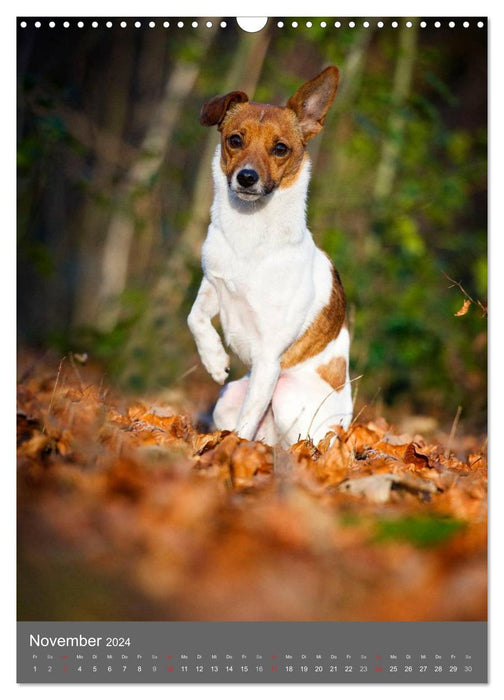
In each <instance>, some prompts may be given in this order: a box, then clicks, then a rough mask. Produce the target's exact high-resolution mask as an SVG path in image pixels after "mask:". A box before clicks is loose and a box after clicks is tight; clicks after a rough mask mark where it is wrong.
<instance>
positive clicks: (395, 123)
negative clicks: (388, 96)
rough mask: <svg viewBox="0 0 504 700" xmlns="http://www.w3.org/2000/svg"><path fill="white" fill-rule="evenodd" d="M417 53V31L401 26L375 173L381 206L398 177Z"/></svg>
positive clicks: (414, 27)
mask: <svg viewBox="0 0 504 700" xmlns="http://www.w3.org/2000/svg"><path fill="white" fill-rule="evenodd" d="M416 50H417V28H416V22H413V26H412V27H411V28H409V29H408V28H407V27H405V26H403V28H402V29H401V33H400V34H399V54H398V57H397V63H396V67H395V73H394V83H393V87H392V111H391V113H390V118H389V123H388V129H387V137H386V139H385V140H384V142H383V145H382V151H381V158H380V162H379V164H378V169H377V171H376V180H375V186H374V192H373V195H374V200H375V202H376V203H378V204H379V203H380V202H382V201H383V200H385V199H386V198H387V197H388V196H389V195H390V194H391V192H392V188H393V185H394V179H395V176H396V173H397V166H398V163H399V155H400V152H401V145H402V141H403V138H404V130H405V127H406V117H405V114H404V106H405V103H406V100H407V98H408V95H409V93H410V89H411V80H412V76H413V67H414V64H415V57H416Z"/></svg>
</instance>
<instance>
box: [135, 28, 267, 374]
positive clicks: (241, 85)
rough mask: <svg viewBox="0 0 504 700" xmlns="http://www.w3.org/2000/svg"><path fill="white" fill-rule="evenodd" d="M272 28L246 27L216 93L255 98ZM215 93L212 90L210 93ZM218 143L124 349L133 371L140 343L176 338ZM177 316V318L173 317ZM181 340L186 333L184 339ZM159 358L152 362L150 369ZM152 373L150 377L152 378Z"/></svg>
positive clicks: (204, 161)
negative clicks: (154, 337) (236, 92)
mask: <svg viewBox="0 0 504 700" xmlns="http://www.w3.org/2000/svg"><path fill="white" fill-rule="evenodd" d="M270 41H271V34H270V32H269V31H268V30H264V31H261V32H257V33H255V34H251V33H248V32H241V33H240V41H239V44H238V47H237V50H236V53H235V55H234V56H233V59H232V61H231V63H230V69H229V72H228V73H227V75H226V76H225V77H224V80H223V81H222V83H221V85H220V86H219V88H218V89H216V93H217V92H219V93H220V94H224V93H226V92H229V91H231V90H236V89H240V90H243V91H244V92H246V93H247V94H248V95H249V97H251V98H252V96H253V94H254V92H255V90H256V87H257V83H258V81H259V78H260V75H261V70H262V67H263V64H264V59H265V57H266V52H267V50H268V46H269V43H270ZM209 97H211V95H209ZM217 143H218V135H217V134H216V132H215V130H214V129H211V130H210V131H209V132H208V136H207V139H206V145H205V148H204V151H203V154H202V157H201V159H200V164H199V167H198V171H197V173H196V175H195V178H194V183H195V184H194V188H193V195H192V204H191V211H190V215H189V220H188V223H187V225H186V227H185V228H184V230H183V232H182V234H181V235H180V238H179V240H178V241H177V244H176V247H175V249H174V251H173V253H172V255H171V256H170V258H169V259H168V260H167V263H166V267H165V271H164V272H163V273H162V274H161V275H160V277H159V278H158V280H157V282H156V284H155V285H154V288H153V290H152V293H151V295H150V302H149V305H148V307H147V309H146V311H145V313H144V314H142V316H141V318H140V319H139V320H138V322H137V324H136V325H135V326H134V327H133V328H132V330H131V333H130V337H129V339H128V343H127V345H126V348H125V350H124V354H123V355H124V356H123V359H124V360H125V362H124V365H125V367H126V370H125V372H126V375H127V376H126V377H123V379H125V380H126V381H127V379H128V375H134V374H135V373H136V372H137V368H136V367H135V358H137V357H138V352H137V346H138V347H140V346H142V345H145V342H144V341H145V338H147V337H149V334H151V333H152V332H153V331H154V332H155V333H156V334H157V338H158V340H157V342H156V348H160V349H161V354H162V351H163V346H164V348H166V347H168V346H169V345H170V344H172V343H173V336H174V335H176V334H177V331H174V330H173V329H174V326H175V327H176V326H177V324H179V325H178V328H179V327H180V318H179V317H177V318H175V316H176V313H177V309H178V308H179V307H180V305H181V303H182V301H183V298H184V295H185V293H186V292H187V288H188V286H189V284H190V282H191V271H190V269H191V266H193V267H194V265H196V264H198V265H199V253H200V249H201V243H202V241H203V237H204V233H205V229H206V227H207V225H208V220H209V210H210V206H211V203H212V196H213V182H212V175H211V162H212V158H213V154H214V152H215V148H216V146H217ZM171 317H173V318H171ZM178 343H179V344H180V339H178ZM153 365H155V363H146V366H144V368H143V372H144V373H145V372H146V371H148V370H149V369H151V368H152V370H153V371H155V367H154V366H153ZM146 379H148V378H146Z"/></svg>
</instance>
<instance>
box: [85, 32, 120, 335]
mask: <svg viewBox="0 0 504 700" xmlns="http://www.w3.org/2000/svg"><path fill="white" fill-rule="evenodd" d="M125 63H126V65H125ZM133 67H134V50H133V42H132V38H131V35H128V34H124V35H121V36H120V39H119V40H117V41H116V42H114V45H113V48H112V55H111V58H110V63H109V64H108V69H107V74H106V76H105V77H104V80H103V83H102V84H98V85H96V84H91V85H89V86H88V85H86V86H85V88H84V94H86V95H87V96H88V101H87V104H86V106H85V109H84V110H83V111H82V115H83V117H84V118H81V120H80V124H79V128H80V130H81V131H86V132H87V134H86V136H85V138H84V139H82V141H83V142H84V143H86V145H87V146H88V148H91V150H92V151H93V157H94V159H95V160H94V165H93V169H92V173H91V174H90V176H89V182H92V183H93V184H92V190H90V191H89V192H88V193H87V197H86V198H85V199H84V203H83V205H82V209H81V210H80V211H79V213H78V216H76V217H75V219H74V226H75V228H76V239H77V240H78V241H79V249H78V251H77V269H78V275H77V284H76V291H75V300H74V305H73V318H72V323H73V325H74V326H90V325H93V324H94V322H95V320H96V315H97V310H98V295H97V290H98V287H99V280H100V276H99V275H100V271H99V267H98V265H97V262H96V261H97V260H100V259H101V256H102V250H103V233H102V232H103V228H104V227H105V222H106V220H107V217H108V210H107V208H106V206H105V205H104V201H106V200H105V199H104V195H103V193H106V192H107V191H108V190H109V188H110V186H111V182H112V181H113V178H114V175H115V174H116V172H117V166H116V164H117V163H118V162H120V160H121V159H120V156H121V150H120V149H121V143H122V139H121V136H122V133H123V130H124V125H125V122H126V116H127V108H128V95H129V83H130V80H131V74H132V71H133ZM102 85H103V86H105V89H103V88H102ZM102 103H104V107H103V109H101V108H100V105H101V104H102ZM95 125H99V127H100V128H99V129H98V130H97V129H96V126H95ZM101 128H103V130H104V131H105V133H106V132H107V131H108V132H110V133H111V135H112V137H113V138H111V139H110V140H109V142H108V145H107V149H106V151H105V152H103V151H102V150H100V146H102V145H103V138H102V136H101Z"/></svg>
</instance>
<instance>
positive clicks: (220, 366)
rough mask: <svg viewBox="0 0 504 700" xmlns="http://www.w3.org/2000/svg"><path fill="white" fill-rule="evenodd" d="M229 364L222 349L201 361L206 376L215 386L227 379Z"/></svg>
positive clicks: (229, 361)
mask: <svg viewBox="0 0 504 700" xmlns="http://www.w3.org/2000/svg"><path fill="white" fill-rule="evenodd" d="M230 363H231V360H230V359H229V355H228V354H227V353H226V352H225V350H224V349H222V350H221V351H220V352H219V353H217V354H214V355H212V357H206V358H205V360H203V364H204V365H205V368H206V370H207V372H208V374H209V375H210V376H211V377H212V379H213V380H214V381H216V382H217V384H224V382H225V381H226V379H227V378H228V375H229V366H230Z"/></svg>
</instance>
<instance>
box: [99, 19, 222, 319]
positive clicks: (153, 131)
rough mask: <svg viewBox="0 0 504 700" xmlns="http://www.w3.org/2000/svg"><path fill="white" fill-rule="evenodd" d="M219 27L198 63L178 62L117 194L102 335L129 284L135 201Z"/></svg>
mask: <svg viewBox="0 0 504 700" xmlns="http://www.w3.org/2000/svg"><path fill="white" fill-rule="evenodd" d="M217 26H218V22H214V27H213V28H212V29H211V30H210V29H208V28H207V27H205V28H204V29H203V30H200V41H201V45H200V51H199V54H200V55H199V56H198V60H194V61H187V60H184V59H179V60H177V62H176V64H175V66H174V68H173V70H172V72H171V74H170V76H169V78H168V80H167V82H166V86H165V89H164V93H163V97H162V99H161V101H160V104H159V107H158V108H157V110H156V113H155V115H154V116H153V118H152V120H151V122H150V125H149V127H148V129H147V132H146V134H145V137H144V139H143V143H142V145H141V147H140V156H139V158H138V159H137V160H136V161H135V162H134V163H133V164H132V166H131V167H130V169H129V171H128V172H127V174H126V176H125V178H124V179H123V182H122V184H121V185H120V187H119V188H118V192H117V194H116V202H117V205H116V207H115V211H114V213H113V216H112V218H111V220H110V223H109V226H108V229H107V233H106V236H105V244H104V250H103V257H102V263H101V280H100V284H99V287H98V302H99V309H98V314H97V319H96V325H97V327H98V328H100V329H101V330H103V331H107V330H111V329H112V328H113V327H114V326H115V325H116V323H117V321H118V318H119V314H120V310H121V304H120V296H121V294H122V293H123V292H124V289H125V287H126V283H127V278H128V266H129V259H130V254H131V248H132V243H133V239H134V235H135V208H136V207H138V205H139V202H138V201H136V200H138V199H141V198H143V197H145V196H148V195H149V189H150V184H151V182H152V180H153V178H154V177H155V175H156V174H157V173H158V172H159V169H160V167H161V165H162V163H163V161H164V159H165V157H166V152H167V146H168V145H169V144H170V142H171V139H172V136H173V131H174V129H175V127H176V124H177V121H178V119H179V118H180V114H181V111H182V108H183V106H184V103H185V100H186V98H187V96H188V95H189V94H190V93H191V91H192V90H193V88H194V85H195V83H196V80H197V78H198V75H199V73H200V70H201V66H202V63H203V61H202V59H203V56H204V55H205V53H206V51H207V50H208V47H209V46H210V43H211V41H212V39H213V37H214V36H215V32H216V27H217Z"/></svg>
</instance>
